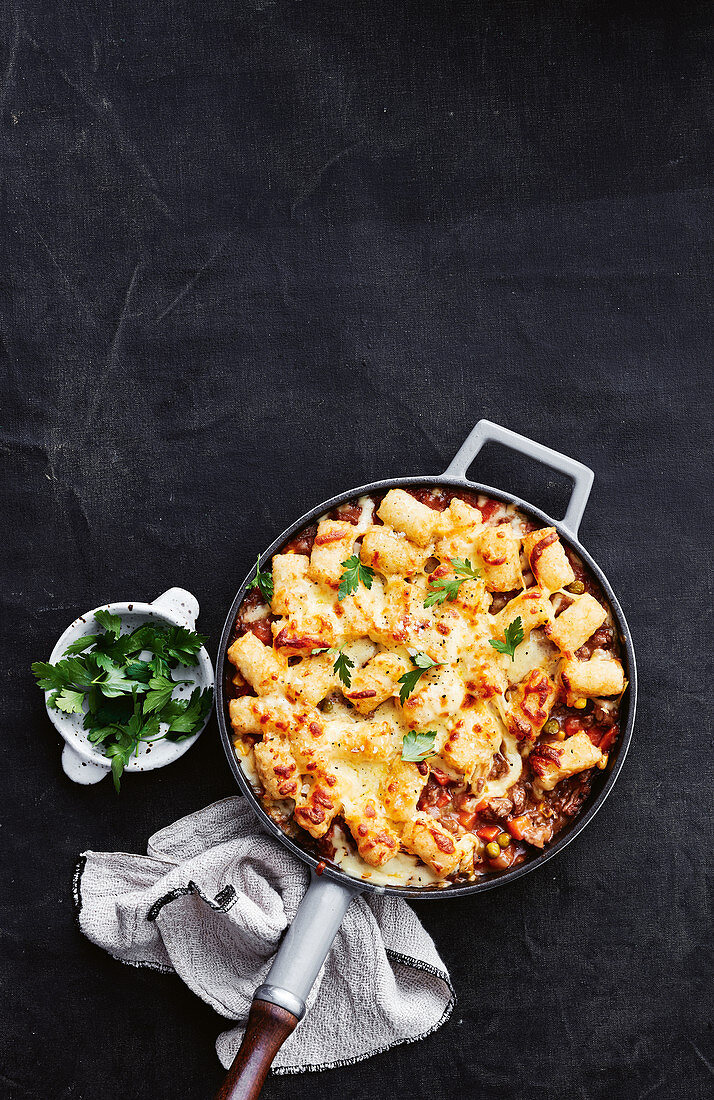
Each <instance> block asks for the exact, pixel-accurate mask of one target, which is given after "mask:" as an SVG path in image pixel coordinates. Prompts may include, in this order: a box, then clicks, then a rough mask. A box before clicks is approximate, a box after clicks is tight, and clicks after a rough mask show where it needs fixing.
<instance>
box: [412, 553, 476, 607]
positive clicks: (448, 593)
mask: <svg viewBox="0 0 714 1100" xmlns="http://www.w3.org/2000/svg"><path fill="white" fill-rule="evenodd" d="M451 564H452V566H453V567H454V573H455V574H456V576H455V577H439V578H437V580H432V579H431V578H430V579H429V594H428V595H427V597H426V599H425V600H424V607H433V606H434V605H435V604H441V603H444V601H445V600H455V599H456V597H457V596H458V594H459V589H460V588H461V585H462V584H463V583H464V581H475V580H477V579H478V578H479V577H480V576H481V570H480V569H474V567H473V566H472V564H471V562H470V561H468V560H465V561H464V560H462V559H461V558H453V559H452V562H451Z"/></svg>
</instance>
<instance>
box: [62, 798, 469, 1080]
mask: <svg viewBox="0 0 714 1100" xmlns="http://www.w3.org/2000/svg"><path fill="white" fill-rule="evenodd" d="M308 881H309V876H308V872H307V868H306V867H305V866H304V865H303V864H301V863H300V862H299V860H296V859H295V857H294V856H293V855H292V854H291V853H290V852H289V851H288V850H287V849H286V848H284V847H283V846H282V845H280V844H279V843H278V842H277V841H276V840H274V839H273V838H272V837H270V836H268V835H267V834H264V833H262V832H260V831H259V829H258V826H257V823H256V820H255V817H254V815H253V813H252V812H251V810H250V807H249V806H248V805H247V804H246V803H245V801H244V800H243V799H242V798H235V797H234V798H225V799H223V800H222V801H221V802H216V803H214V804H213V805H212V806H207V807H206V808H205V809H204V810H199V811H198V813H194V814H190V815H189V816H188V817H184V818H181V819H180V820H179V821H176V822H175V823H174V824H173V825H169V826H168V827H167V828H165V829H161V830H160V832H158V833H155V834H154V836H152V837H151V839H150V840H149V843H148V848H147V855H146V856H138V855H129V854H127V853H124V852H116V853H112V852H84V854H83V855H82V857H81V859H80V861H79V863H78V865H77V870H76V873H75V903H76V908H77V919H78V922H79V927H80V929H81V930H82V932H83V933H84V935H85V936H87V938H88V939H90V940H91V941H92V943H95V944H97V945H98V946H99V947H103V948H104V950H105V951H108V952H109V953H110V954H111V955H113V956H114V958H116V959H119V960H120V961H121V962H124V963H128V964H130V965H132V966H148V967H152V968H153V969H154V970H162V971H166V972H171V971H175V972H176V973H177V974H178V975H179V976H180V977H181V978H182V979H183V980H184V982H185V983H186V985H188V986H189V988H190V989H192V990H193V992H194V993H197V994H198V996H199V997H201V998H202V999H203V1000H204V1001H206V1002H207V1004H209V1005H211V1006H212V1007H213V1008H214V1009H215V1010H216V1012H219V1013H220V1014H221V1015H222V1016H225V1017H227V1018H228V1019H229V1020H235V1021H236V1022H237V1026H236V1027H233V1028H231V1029H230V1030H229V1031H224V1032H223V1033H222V1034H221V1035H219V1037H218V1040H217V1042H216V1050H217V1052H218V1057H219V1058H220V1060H221V1062H222V1063H223V1065H224V1066H226V1067H227V1066H229V1065H230V1064H231V1062H232V1060H233V1058H234V1056H235V1053H236V1051H237V1050H238V1047H239V1046H240V1042H241V1039H242V1037H243V1029H244V1025H245V1022H246V1019H247V1016H248V1010H249V1008H250V1002H251V998H252V996H253V993H254V991H255V989H256V987H257V986H258V985H260V984H261V982H263V981H265V977H266V974H267V972H268V969H269V966H270V963H271V960H272V957H273V955H274V953H275V951H276V949H277V947H278V944H279V942H280V939H281V936H282V934H283V932H284V931H285V929H286V928H287V926H288V925H289V923H290V921H291V920H292V918H293V916H294V914H295V911H296V910H297V907H298V905H299V903H300V900H301V898H302V896H303V894H304V893H305V890H306V888H307V885H308ZM454 1001H455V998H454V993H453V990H452V987H451V982H450V980H449V975H448V972H447V970H446V967H445V966H444V964H443V962H442V961H441V959H440V958H439V955H438V954H437V951H436V948H435V947H434V943H433V941H432V939H431V937H430V936H429V935H428V934H427V932H426V931H425V930H424V928H422V926H421V924H420V923H419V921H418V920H417V918H416V916H415V914H414V913H413V912H412V910H411V909H410V908H409V906H408V905H407V904H406V902H404V901H402V900H401V899H400V898H393V897H378V896H374V897H369V898H365V897H358V898H355V899H354V900H353V901H352V902H351V904H350V906H349V909H348V910H347V915H346V916H345V919H344V922H343V924H342V927H341V929H340V931H339V932H338V934H337V938H336V940H335V943H334V945H333V948H332V950H331V952H330V954H329V955H328V957H327V960H326V962H325V965H324V966H323V968H322V970H321V971H320V974H319V975H318V978H317V981H316V983H315V986H314V987H313V991H312V993H311V995H310V999H309V1001H308V1011H307V1013H306V1015H305V1017H304V1019H303V1020H302V1021H301V1022H300V1023H299V1024H298V1026H297V1028H296V1029H295V1031H294V1032H293V1034H292V1035H291V1036H290V1037H289V1038H288V1039H287V1041H286V1042H285V1044H284V1045H283V1046H282V1048H281V1049H280V1051H279V1052H278V1055H277V1057H276V1059H275V1063H274V1069H275V1072H276V1073H300V1072H301V1071H303V1070H318V1069H329V1068H331V1067H334V1066H342V1065H348V1064H350V1063H352V1062H358V1061H361V1060H362V1059H364V1058H369V1057H370V1056H371V1055H373V1054H378V1053H380V1052H381V1051H385V1050H388V1049H389V1048H390V1047H393V1046H396V1045H397V1044H398V1043H408V1042H414V1041H415V1040H417V1039H421V1038H423V1037H424V1036H425V1035H428V1034H429V1033H430V1032H431V1031H435V1030H436V1029H437V1028H438V1027H440V1026H441V1025H442V1024H443V1023H445V1022H446V1020H447V1019H448V1018H449V1016H450V1014H451V1011H452V1009H453V1006H454Z"/></svg>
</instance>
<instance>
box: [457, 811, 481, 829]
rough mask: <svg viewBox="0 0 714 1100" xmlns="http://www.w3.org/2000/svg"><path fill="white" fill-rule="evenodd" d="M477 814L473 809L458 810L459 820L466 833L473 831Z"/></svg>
mask: <svg viewBox="0 0 714 1100" xmlns="http://www.w3.org/2000/svg"><path fill="white" fill-rule="evenodd" d="M477 817H478V814H477V813H476V811H475V810H459V821H460V822H461V824H462V825H463V827H464V829H466V832H467V833H470V832H472V831H473V827H474V825H475V824H476V818H477Z"/></svg>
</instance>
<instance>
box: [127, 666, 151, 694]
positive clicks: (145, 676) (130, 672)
mask: <svg viewBox="0 0 714 1100" xmlns="http://www.w3.org/2000/svg"><path fill="white" fill-rule="evenodd" d="M124 671H125V673H126V674H127V676H128V677H129V679H130V680H137V681H138V682H139V684H140V685H141V684H148V682H149V680H150V679H151V673H152V672H153V671H154V669H153V667H152V664H150V663H149V662H148V661H127V662H126V665H125V667H124ZM139 690H141V688H139Z"/></svg>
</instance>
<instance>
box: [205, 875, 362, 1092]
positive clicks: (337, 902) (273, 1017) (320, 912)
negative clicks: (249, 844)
mask: <svg viewBox="0 0 714 1100" xmlns="http://www.w3.org/2000/svg"><path fill="white" fill-rule="evenodd" d="M361 892H362V891H361V889H360V887H359V885H358V884H357V883H356V882H355V885H354V887H352V886H343V885H342V884H341V883H339V882H335V881H334V880H332V879H329V878H323V877H321V876H318V875H315V874H314V873H313V874H311V879H310V886H309V888H308V891H307V893H306V894H305V897H304V898H303V899H302V901H301V902H300V906H299V908H298V911H297V913H296V914H295V919H294V920H293V922H292V924H291V925H290V927H289V928H288V930H287V932H286V933H285V938H284V939H283V942H282V943H281V945H280V947H279V949H278V953H277V955H276V956H275V960H274V962H273V965H272V966H271V968H270V970H269V972H268V975H267V978H266V980H265V982H264V984H263V985H261V986H259V987H258V989H256V991H255V994H254V996H253V1005H252V1007H251V1010H250V1016H249V1017H248V1024H247V1027H246V1031H245V1036H244V1038H243V1042H242V1043H241V1046H240V1050H239V1051H238V1053H237V1054H236V1056H235V1058H234V1060H233V1065H232V1066H231V1068H230V1069H229V1071H228V1076H227V1077H226V1079H225V1081H224V1082H223V1085H222V1086H221V1088H220V1090H219V1091H218V1093H217V1095H216V1098H215V1100H255V1098H256V1097H257V1096H258V1095H259V1094H260V1090H261V1088H262V1087H263V1082H264V1081H265V1078H266V1076H267V1073H268V1070H269V1069H270V1065H271V1062H272V1061H273V1058H274V1057H275V1055H276V1054H277V1052H278V1050H279V1049H280V1047H281V1046H282V1044H283V1043H284V1041H285V1040H286V1039H287V1037H288V1036H289V1035H290V1034H291V1032H292V1031H293V1029H294V1028H295V1027H296V1026H297V1024H298V1023H299V1021H300V1020H301V1019H302V1017H303V1016H304V1014H305V1002H306V1001H307V998H308V994H309V992H310V990H311V989H312V986H313V983H314V981H315V978H316V977H317V975H318V973H319V971H320V967H321V966H322V964H323V963H324V961H325V959H326V957H327V953H328V951H329V950H330V948H331V946H332V941H333V940H334V938H335V936H336V935H337V930H338V928H339V927H340V925H341V924H342V920H343V918H344V915H345V913H346V912H347V907H348V905H349V904H350V902H351V901H352V898H354V897H356V896H357V895H358V894H360V893H361Z"/></svg>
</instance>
